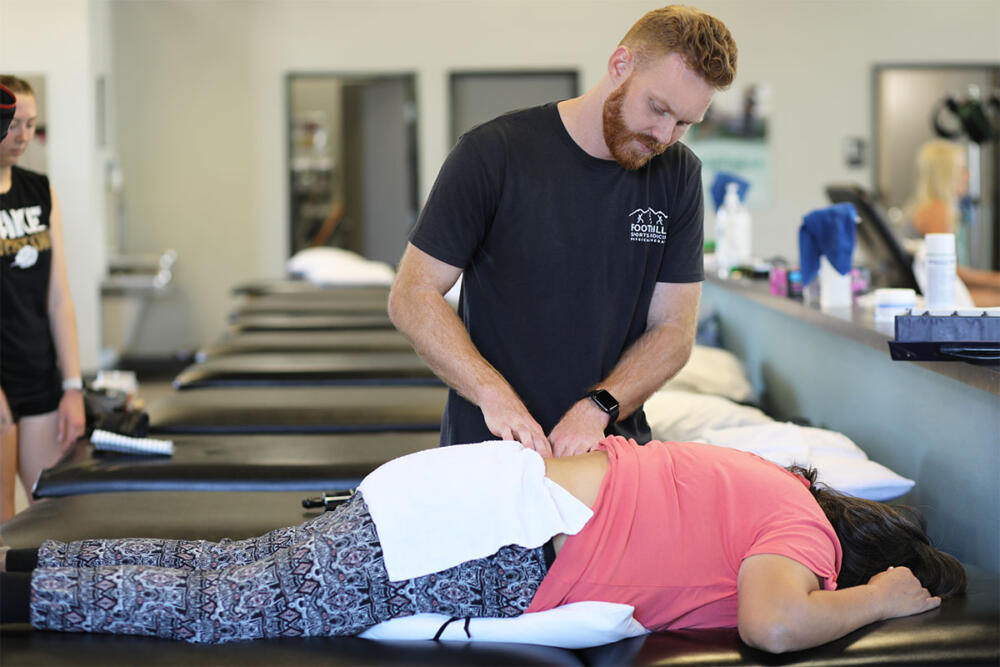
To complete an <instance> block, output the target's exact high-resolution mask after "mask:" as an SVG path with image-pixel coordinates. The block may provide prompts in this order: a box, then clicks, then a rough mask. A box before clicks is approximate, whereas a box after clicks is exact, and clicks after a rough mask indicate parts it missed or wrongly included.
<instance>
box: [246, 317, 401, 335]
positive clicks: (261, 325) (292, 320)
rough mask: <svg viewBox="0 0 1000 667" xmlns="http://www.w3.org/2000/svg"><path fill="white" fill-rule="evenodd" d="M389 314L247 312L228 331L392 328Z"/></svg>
mask: <svg viewBox="0 0 1000 667" xmlns="http://www.w3.org/2000/svg"><path fill="white" fill-rule="evenodd" d="M392 328H393V326H392V322H391V321H390V320H389V314H388V313H385V312H382V313H335V314H327V315H306V314H300V315H287V314H286V315H282V314H275V313H261V314H257V313H250V314H247V315H237V316H236V317H234V318H232V320H231V321H230V325H229V330H230V331H231V332H233V333H239V332H243V331H338V330H340V329H392Z"/></svg>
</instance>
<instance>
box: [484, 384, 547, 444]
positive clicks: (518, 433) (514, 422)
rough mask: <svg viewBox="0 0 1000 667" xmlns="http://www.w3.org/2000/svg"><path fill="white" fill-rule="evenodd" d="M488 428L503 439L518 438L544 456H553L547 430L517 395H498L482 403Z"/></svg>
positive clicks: (518, 440) (517, 439)
mask: <svg viewBox="0 0 1000 667" xmlns="http://www.w3.org/2000/svg"><path fill="white" fill-rule="evenodd" d="M480 409H481V410H482V411H483V418H484V419H485V420H486V428H488V429H489V430H490V433H492V434H493V435H495V436H497V437H498V438H501V439H502V440H516V441H517V442H520V443H521V444H522V445H524V446H525V447H527V448H528V449H533V450H535V451H536V452H538V453H539V454H541V455H542V456H543V457H546V458H547V457H550V456H552V447H551V445H549V441H548V439H546V437H545V432H544V431H542V427H541V426H539V425H538V422H537V421H535V418H534V417H532V416H531V413H530V412H528V408H526V407H525V406H524V403H522V402H521V401H520V399H518V398H517V397H516V396H514V395H511V396H497V397H495V398H491V399H490V400H488V401H484V402H483V404H482V405H480Z"/></svg>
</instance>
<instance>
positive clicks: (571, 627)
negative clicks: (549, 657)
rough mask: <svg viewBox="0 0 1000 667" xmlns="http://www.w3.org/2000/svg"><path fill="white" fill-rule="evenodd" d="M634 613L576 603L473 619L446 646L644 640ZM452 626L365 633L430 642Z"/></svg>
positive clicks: (420, 617) (410, 622)
mask: <svg viewBox="0 0 1000 667" xmlns="http://www.w3.org/2000/svg"><path fill="white" fill-rule="evenodd" d="M633 611H634V608H633V607H632V606H630V605H626V604H616V603H613V602H574V603H573V604H567V605H563V606H561V607H556V608H555V609H549V610H546V611H539V612H534V613H531V614H522V615H521V616H515V617H514V618H473V619H472V620H471V621H470V622H469V634H470V635H471V637H466V635H465V620H464V619H460V620H457V621H454V622H453V623H450V624H449V625H448V627H447V628H446V629H445V631H444V632H443V633H442V634H441V637H440V638H441V639H443V640H446V641H466V642H467V641H489V642H514V643H519V644H542V645H544V646H558V647H560V648H570V649H574V648H588V647H591V646H601V645H604V644H610V643H613V642H616V641H620V640H622V639H626V638H628V637H637V636H638V635H643V634H646V632H647V630H646V628H644V627H642V625H641V624H640V623H639V622H638V621H636V620H635V619H634V618H632V613H633ZM447 620H448V616H445V615H443V614H416V615H414V616H403V617H401V618H394V619H392V620H389V621H383V622H382V623H379V624H378V625H374V626H372V627H370V628H368V629H367V630H365V631H364V632H362V633H361V635H360V636H361V637H364V638H365V639H410V640H412V639H432V638H433V637H434V635H435V634H436V633H437V631H438V630H439V629H440V628H441V626H442V625H444V623H445V622H446V621H447Z"/></svg>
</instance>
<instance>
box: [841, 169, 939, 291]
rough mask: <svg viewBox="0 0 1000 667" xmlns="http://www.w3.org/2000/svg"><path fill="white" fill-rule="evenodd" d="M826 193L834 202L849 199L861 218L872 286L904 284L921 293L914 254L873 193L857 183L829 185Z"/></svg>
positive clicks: (861, 241)
mask: <svg viewBox="0 0 1000 667" xmlns="http://www.w3.org/2000/svg"><path fill="white" fill-rule="evenodd" d="M826 196H827V197H829V198H830V201H831V202H833V203H834V204H840V203H842V202H850V203H851V204H854V208H855V209H856V210H857V212H858V216H859V217H860V218H861V222H860V223H859V224H858V228H857V231H858V243H859V244H860V245H861V251H862V254H863V255H864V256H865V259H866V260H867V261H865V262H863V264H865V265H867V266H868V268H869V269H870V270H871V284H872V287H903V288H910V289H913V290H916V292H917V293H918V294H919V293H921V290H920V287H919V285H917V279H916V276H914V275H913V257H911V256H910V254H909V253H907V252H906V250H904V249H903V246H902V244H901V243H900V241H899V239H898V238H897V237H896V233H895V232H894V231H893V229H892V226H891V224H890V223H889V219H888V217H887V216H886V214H885V212H884V211H883V210H882V208H881V206H879V205H878V203H877V202H876V201H875V199H874V197H872V195H871V193H869V192H868V191H867V190H865V189H864V188H862V187H861V186H860V185H854V184H833V185H828V186H826Z"/></svg>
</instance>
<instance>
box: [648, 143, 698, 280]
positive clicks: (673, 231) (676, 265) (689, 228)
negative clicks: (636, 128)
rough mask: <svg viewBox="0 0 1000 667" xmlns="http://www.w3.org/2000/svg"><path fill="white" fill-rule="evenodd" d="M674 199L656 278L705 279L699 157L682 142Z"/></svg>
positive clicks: (679, 145)
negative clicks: (678, 176) (674, 202)
mask: <svg viewBox="0 0 1000 667" xmlns="http://www.w3.org/2000/svg"><path fill="white" fill-rule="evenodd" d="M678 147H679V148H681V149H682V150H683V153H682V155H683V157H682V158H681V159H680V160H679V162H680V165H679V167H678V168H679V169H680V171H681V176H680V178H678V186H677V191H676V192H675V193H674V198H675V200H676V202H677V204H676V205H674V206H672V207H671V208H672V209H673V210H672V211H671V212H670V213H671V215H670V217H669V218H668V226H667V243H666V247H665V248H664V257H663V263H662V264H661V265H660V273H659V275H658V276H657V278H656V281H657V282H661V283H695V282H699V281H702V280H704V279H705V267H704V257H703V253H704V248H703V246H704V244H705V222H704V217H705V210H704V199H705V197H704V193H703V192H702V184H701V160H699V159H698V158H697V156H695V155H694V153H692V152H691V151H690V149H688V148H687V147H685V146H683V145H682V144H678Z"/></svg>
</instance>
